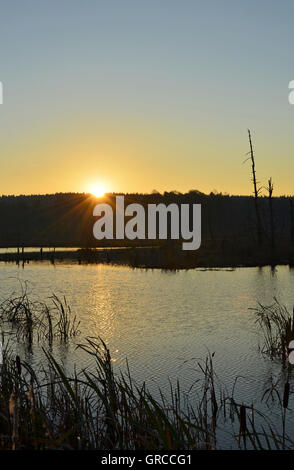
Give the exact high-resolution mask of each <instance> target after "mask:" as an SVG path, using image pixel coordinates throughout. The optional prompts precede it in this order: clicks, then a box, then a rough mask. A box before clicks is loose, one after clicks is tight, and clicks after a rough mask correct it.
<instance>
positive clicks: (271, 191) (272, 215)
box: [267, 178, 275, 257]
mask: <svg viewBox="0 0 294 470" xmlns="http://www.w3.org/2000/svg"><path fill="white" fill-rule="evenodd" d="M267 190H268V201H269V209H270V227H271V252H272V257H274V254H275V226H274V213H273V199H272V195H273V190H274V184H273V182H272V179H271V178H270V179H269V180H268V188H267Z"/></svg>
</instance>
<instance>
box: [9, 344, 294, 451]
mask: <svg viewBox="0 0 294 470" xmlns="http://www.w3.org/2000/svg"><path fill="white" fill-rule="evenodd" d="M79 347H80V348H81V349H82V350H83V351H86V352H87V353H88V354H90V355H91V356H92V357H93V358H94V361H95V364H96V367H95V370H92V371H88V370H81V371H80V372H79V373H74V374H72V375H71V376H70V377H69V376H67V374H66V371H65V370H64V369H63V368H62V367H61V365H60V364H59V363H58V362H57V361H56V359H55V358H54V357H53V355H52V354H51V353H49V352H46V351H44V352H45V355H46V357H47V363H46V367H44V368H43V370H42V371H38V372H35V371H34V370H33V369H32V368H31V367H30V365H29V364H28V363H26V362H24V361H21V360H20V358H19V357H17V358H16V359H13V358H12V357H11V356H10V355H9V354H8V352H7V350H5V351H4V360H3V364H2V366H1V373H0V449H15V450H17V449H38V450H49V449H73V450H78V449H105V450H113V449H126V450H136V449H145V450H160V449H164V450H181V449H188V450H193V449H196V450H197V449H216V448H219V447H218V441H217V436H218V432H219V431H220V429H221V428H220V427H219V424H218V421H219V419H220V418H222V419H221V421H223V419H224V417H225V419H227V420H229V421H235V422H236V423H237V425H239V432H236V433H233V435H232V439H234V440H235V446H236V447H237V448H240V449H243V448H253V449H272V448H291V447H292V448H294V445H293V443H292V442H290V440H289V439H288V437H287V435H286V431H285V429H284V433H283V435H282V436H279V435H278V434H277V433H276V432H275V431H274V429H273V428H272V427H271V426H269V425H268V424H267V422H266V420H265V423H264V427H263V426H261V427H260V426H259V427H258V426H257V425H256V417H257V416H259V415H258V412H256V410H254V408H253V407H252V406H246V405H244V404H238V403H237V402H236V401H235V399H234V397H233V395H232V396H228V395H226V394H225V393H224V392H221V391H220V390H217V385H216V382H215V380H216V376H215V373H214V370H213V360H212V356H209V357H208V358H207V359H206V360H205V361H204V362H202V363H199V366H200V367H199V373H200V374H201V384H202V387H201V393H200V395H199V397H198V399H197V401H194V400H192V401H189V400H187V399H186V400H185V404H184V403H183V394H182V392H181V389H180V385H179V383H177V385H176V386H172V385H171V386H170V387H171V388H170V395H169V397H168V396H167V395H166V394H163V393H162V392H159V398H155V397H154V395H152V394H151V393H150V392H149V391H148V389H147V387H146V385H145V384H144V383H143V384H141V385H138V384H136V382H135V381H134V380H133V379H132V376H131V373H130V371H129V369H127V372H126V373H119V374H115V373H114V371H113V365H112V364H113V363H112V360H111V355H110V352H109V350H108V348H107V346H106V344H105V343H104V342H103V341H102V340H101V339H100V340H99V341H98V340H95V339H93V338H88V339H87V341H86V342H85V343H84V344H81V345H79ZM287 406H288V403H286V402H284V407H286V408H287Z"/></svg>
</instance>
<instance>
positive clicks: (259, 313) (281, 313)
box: [252, 298, 294, 364]
mask: <svg viewBox="0 0 294 470" xmlns="http://www.w3.org/2000/svg"><path fill="white" fill-rule="evenodd" d="M252 310H253V311H254V314H255V316H256V322H257V324H258V325H259V326H260V327H261V330H262V334H263V344H262V347H261V350H262V352H263V353H265V354H268V355H269V356H270V357H271V358H279V359H280V360H282V362H283V363H284V364H285V363H286V359H287V356H288V347H289V343H290V341H291V340H293V339H294V308H293V312H292V313H290V312H289V311H288V310H287V308H286V307H285V306H284V305H281V304H280V303H279V301H278V300H277V299H276V298H274V303H273V304H272V305H269V306H264V305H262V304H260V303H259V304H258V306H257V307H256V308H254V309H252Z"/></svg>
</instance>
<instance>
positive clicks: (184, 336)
mask: <svg viewBox="0 0 294 470" xmlns="http://www.w3.org/2000/svg"><path fill="white" fill-rule="evenodd" d="M19 280H22V281H24V280H27V281H28V283H29V284H28V285H29V290H30V291H31V296H32V297H37V298H39V299H40V300H43V301H44V300H46V299H48V297H50V295H52V293H55V294H56V295H57V296H60V297H61V296H63V295H65V296H66V298H67V300H68V303H69V304H70V306H71V308H72V311H73V312H74V313H75V314H76V315H77V317H78V319H79V320H81V326H80V329H81V335H80V337H79V340H78V341H80V342H82V341H83V339H84V338H85V337H86V336H92V337H93V336H95V337H98V336H100V337H102V338H103V339H104V340H105V341H106V342H107V345H108V347H109V348H110V350H111V352H112V356H113V359H114V364H115V368H116V369H119V368H122V369H124V367H125V359H126V357H127V358H128V361H129V365H130V368H131V371H132V373H133V376H134V377H135V379H136V380H137V381H138V382H139V383H141V382H142V381H143V380H145V381H147V383H148V384H149V385H150V388H151V389H152V388H154V389H155V388H156V387H157V386H160V387H161V388H162V389H163V390H164V391H166V393H167V390H168V378H170V379H171V380H172V381H174V380H175V379H179V380H180V383H181V386H182V388H183V390H186V391H188V390H189V388H190V387H191V385H192V384H193V383H194V382H195V380H196V379H197V378H199V375H197V371H196V369H197V362H198V360H199V359H201V358H202V359H203V358H205V356H206V355H207V352H208V351H210V352H215V357H214V364H215V370H216V373H217V374H218V376H219V378H220V382H221V383H222V384H224V385H225V386H226V387H227V388H228V390H229V391H230V390H231V389H232V387H233V384H234V381H235V378H236V377H237V376H242V377H240V378H239V379H238V381H237V385H236V390H235V398H236V401H239V402H240V403H241V402H243V401H244V402H245V403H246V404H251V402H252V401H254V403H256V404H257V407H258V408H259V409H262V410H263V411H264V410H265V405H264V403H263V404H262V403H261V402H260V400H261V397H262V395H263V392H264V391H265V389H266V387H267V384H268V381H269V378H270V376H271V375H274V376H277V377H278V376H279V375H280V374H282V370H281V366H280V365H279V364H277V363H273V362H272V361H270V360H269V359H268V358H266V357H263V356H262V355H261V354H260V352H259V351H258V336H257V331H256V330H257V328H256V326H255V323H254V315H253V313H252V311H251V310H250V308H252V307H255V306H256V303H257V301H259V302H261V303H263V304H271V303H273V297H276V298H277V299H278V300H280V301H281V302H282V303H284V304H285V305H286V306H287V307H288V308H289V309H292V307H293V304H294V272H293V271H292V270H289V268H288V267H286V266H280V267H277V268H276V270H275V272H274V273H273V272H272V271H271V269H270V268H268V267H265V268H237V269H235V270H231V271H230V270H207V271H204V270H201V269H199V270H188V271H179V272H164V271H160V270H153V271H152V270H143V269H131V268H127V267H116V266H108V265H87V266H83V265H82V266H77V265H73V264H58V265H57V266H55V267H54V266H51V265H48V264H46V263H39V264H38V263H35V264H32V263H31V264H30V265H28V266H26V267H25V269H21V268H17V267H16V266H15V265H12V264H3V263H2V264H1V265H0V286H1V288H0V294H1V298H2V299H4V298H7V297H8V296H9V295H10V294H11V293H12V292H13V291H15V290H18V288H19ZM48 302H50V301H49V300H48ZM39 354H40V353H39V350H38V348H36V349H35V354H34V355H33V357H31V361H32V362H33V361H37V360H38V359H40V358H39V357H38V355H39ZM61 355H62V360H63V362H65V363H66V365H67V366H69V367H73V365H74V364H76V365H77V368H78V369H79V368H83V367H86V366H89V364H90V363H89V358H88V357H86V356H85V354H82V353H81V351H79V350H75V349H74V348H73V347H71V348H70V349H69V351H67V352H65V351H63V352H62V354H61ZM290 405H291V403H290ZM290 407H291V406H290ZM274 411H275V410H274V407H272V408H271V410H267V413H271V414H272V415H273V420H275V416H274Z"/></svg>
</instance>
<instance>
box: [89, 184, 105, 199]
mask: <svg viewBox="0 0 294 470" xmlns="http://www.w3.org/2000/svg"><path fill="white" fill-rule="evenodd" d="M90 192H91V194H92V195H93V196H94V197H102V196H104V194H105V188H104V187H103V186H98V185H97V186H96V185H95V186H92V188H91V191H90Z"/></svg>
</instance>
